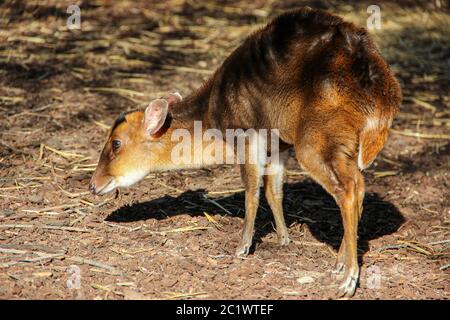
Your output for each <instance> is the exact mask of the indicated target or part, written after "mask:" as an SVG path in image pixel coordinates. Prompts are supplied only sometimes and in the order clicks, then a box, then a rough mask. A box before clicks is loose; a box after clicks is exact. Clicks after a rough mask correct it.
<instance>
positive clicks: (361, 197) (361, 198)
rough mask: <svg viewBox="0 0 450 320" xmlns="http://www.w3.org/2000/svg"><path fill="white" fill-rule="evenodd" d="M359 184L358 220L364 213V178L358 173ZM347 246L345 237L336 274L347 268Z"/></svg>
mask: <svg viewBox="0 0 450 320" xmlns="http://www.w3.org/2000/svg"><path fill="white" fill-rule="evenodd" d="M356 175H357V182H356V196H357V201H358V220H359V219H361V216H362V211H363V201H364V177H363V175H362V173H361V172H357V173H356ZM345 250H346V245H345V237H344V238H343V239H342V242H341V245H340V247H339V251H338V255H337V259H336V267H335V269H334V271H333V272H334V273H340V272H341V271H343V270H344V266H345V257H346V251H345Z"/></svg>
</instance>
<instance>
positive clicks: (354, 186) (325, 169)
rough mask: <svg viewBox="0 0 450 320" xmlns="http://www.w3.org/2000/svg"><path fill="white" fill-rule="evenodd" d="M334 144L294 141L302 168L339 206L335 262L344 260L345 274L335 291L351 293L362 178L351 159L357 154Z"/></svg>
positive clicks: (356, 271) (356, 269) (355, 278)
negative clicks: (339, 231) (341, 228)
mask: <svg viewBox="0 0 450 320" xmlns="http://www.w3.org/2000/svg"><path fill="white" fill-rule="evenodd" d="M320 141H321V142H323V141H326V140H322V139H321V140H320ZM315 142H316V143H315ZM336 145H341V146H342V144H333V145H330V143H329V142H328V143H325V144H323V143H317V140H316V141H313V142H312V143H311V140H309V141H307V143H305V144H303V145H302V144H300V143H299V144H297V145H296V146H295V149H296V153H297V159H298V160H299V162H300V164H301V165H302V166H303V168H304V169H306V170H307V171H308V172H309V174H310V175H311V177H312V178H313V179H315V180H316V181H317V182H318V183H319V184H321V185H322V186H323V187H324V188H325V190H327V191H328V192H329V193H330V194H331V195H332V196H333V197H334V199H335V200H336V203H337V204H338V206H339V208H340V211H341V217H342V221H343V224H344V238H343V240H342V244H341V249H340V250H339V255H338V257H339V259H338V263H339V260H341V262H342V263H343V266H342V267H343V269H344V278H343V282H342V284H341V285H340V286H339V289H338V292H337V294H338V296H340V297H350V296H352V295H353V294H354V292H355V289H356V285H357V281H358V277H359V266H358V258H357V231H358V218H359V212H360V210H359V205H360V203H359V200H358V198H359V196H358V194H359V193H358V181H361V180H360V177H359V175H361V173H360V171H359V170H358V166H357V163H356V162H357V161H356V160H355V159H354V158H356V157H352V156H351V157H349V155H348V153H345V154H344V152H340V151H338V150H339V149H338V148H336V147H334V148H333V147H332V146H336ZM324 146H326V147H324ZM350 149H351V148H350ZM331 150H334V151H331ZM330 152H334V153H331V154H330Z"/></svg>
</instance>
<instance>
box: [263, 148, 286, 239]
mask: <svg viewBox="0 0 450 320" xmlns="http://www.w3.org/2000/svg"><path fill="white" fill-rule="evenodd" d="M287 156H288V151H284V152H282V153H280V155H279V159H278V160H279V161H278V162H273V163H270V164H269V165H268V166H267V168H266V169H267V172H266V175H265V176H264V189H265V194H266V199H267V202H268V204H269V206H270V209H271V210H272V213H273V217H274V220H275V226H276V230H277V236H278V243H279V244H280V245H282V246H285V245H288V244H289V243H290V240H289V233H288V229H287V227H286V222H285V221H284V215H283V178H284V164H285V162H286V159H287Z"/></svg>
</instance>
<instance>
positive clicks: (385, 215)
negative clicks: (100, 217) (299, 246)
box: [106, 181, 405, 254]
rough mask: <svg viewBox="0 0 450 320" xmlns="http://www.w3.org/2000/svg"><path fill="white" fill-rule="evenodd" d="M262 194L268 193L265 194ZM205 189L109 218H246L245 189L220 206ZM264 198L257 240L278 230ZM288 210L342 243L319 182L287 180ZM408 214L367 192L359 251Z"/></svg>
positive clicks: (289, 217) (290, 217)
mask: <svg viewBox="0 0 450 320" xmlns="http://www.w3.org/2000/svg"><path fill="white" fill-rule="evenodd" d="M262 194H263V193H262ZM205 195H206V192H205V190H196V191H186V192H184V193H182V194H180V195H179V196H176V197H172V196H164V197H162V198H159V199H155V200H151V201H147V202H142V203H138V204H133V205H127V206H124V207H121V208H119V209H118V210H116V211H114V212H112V213H111V214H110V215H109V216H108V217H107V218H106V220H107V221H114V222H132V221H141V220H147V219H158V220H162V219H166V218H168V217H171V216H175V215H180V214H188V215H192V216H203V212H205V211H207V212H209V213H212V212H214V213H220V214H222V215H227V216H234V217H241V218H243V217H244V192H240V193H236V194H233V195H232V196H227V197H222V198H214V200H215V201H216V202H217V203H219V204H220V205H221V206H222V207H223V208H225V209H226V210H228V211H229V212H231V213H232V214H233V215H230V214H228V213H226V212H225V210H222V209H219V208H218V207H217V206H216V205H214V204H212V203H210V202H209V201H208V200H206V198H205ZM267 208H268V205H267V203H266V201H265V199H263V200H262V201H261V206H260V209H259V212H258V217H257V220H256V226H255V229H256V233H255V237H254V242H255V243H257V242H261V238H263V237H264V236H265V235H267V234H269V233H271V232H274V231H273V226H272V223H270V222H271V221H272V216H271V213H270V209H267ZM284 213H285V217H286V223H287V224H288V226H289V225H291V224H293V223H294V222H298V223H305V224H306V225H307V226H308V228H309V230H310V231H311V233H312V235H313V236H314V237H315V238H316V239H317V240H318V241H320V242H323V243H326V244H328V245H331V246H332V247H333V248H334V249H336V250H337V249H338V248H339V244H340V241H341V238H342V236H343V228H342V222H341V217H340V213H339V209H338V207H337V205H336V204H335V202H334V199H333V198H332V197H331V196H329V195H328V194H327V193H326V192H325V191H324V190H323V189H322V188H321V187H320V186H319V185H317V184H315V183H313V182H311V181H305V182H299V183H295V184H286V185H285V197H284ZM404 221H405V219H404V218H403V216H402V215H401V213H400V212H399V210H398V209H397V208H396V207H395V206H394V205H393V204H392V203H390V202H387V201H384V200H383V199H381V198H380V197H379V195H378V194H375V193H374V194H370V193H369V194H366V197H365V200H364V212H363V217H362V219H361V222H360V224H359V240H358V250H359V252H360V253H362V254H364V253H365V252H367V251H368V249H369V241H370V240H373V239H377V238H379V237H382V236H385V235H389V234H392V233H394V232H396V231H397V230H398V229H399V227H400V226H401V225H402V224H403V222H404Z"/></svg>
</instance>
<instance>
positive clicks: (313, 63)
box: [93, 8, 401, 296]
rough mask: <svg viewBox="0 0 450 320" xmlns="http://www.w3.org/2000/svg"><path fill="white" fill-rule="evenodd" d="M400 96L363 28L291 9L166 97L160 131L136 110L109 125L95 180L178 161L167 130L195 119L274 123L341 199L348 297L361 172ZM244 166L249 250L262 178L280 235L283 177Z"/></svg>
mask: <svg viewBox="0 0 450 320" xmlns="http://www.w3.org/2000/svg"><path fill="white" fill-rule="evenodd" d="M400 104H401V90H400V86H399V83H398V81H397V80H396V79H395V77H394V76H393V75H392V73H391V71H390V70H389V67H388V65H387V64H386V62H385V61H384V60H383V59H382V57H381V55H380V53H379V52H378V50H377V48H376V46H375V44H374V43H373V42H372V40H371V39H370V37H369V36H368V34H367V32H366V31H365V30H364V29H362V28H358V27H356V26H354V25H353V24H351V23H348V22H345V21H343V20H342V19H341V18H339V17H337V16H334V15H331V14H328V13H325V12H322V11H317V10H311V9H308V8H302V9H299V10H294V11H292V12H288V13H285V14H282V15H281V16H279V17H277V18H275V19H274V20H273V21H272V22H270V23H269V24H268V25H267V26H266V27H264V28H262V29H261V30H259V31H257V32H255V33H253V34H252V35H250V36H249V37H248V38H247V39H246V40H245V41H244V43H243V44H242V45H241V46H240V47H238V48H237V49H236V50H235V51H234V52H233V53H232V54H231V55H230V56H229V57H228V58H227V59H226V60H225V61H224V63H223V64H222V65H221V66H220V67H219V69H218V70H217V71H216V72H215V74H214V75H213V76H212V77H211V79H209V80H208V81H207V82H206V83H205V84H204V85H203V86H202V87H201V88H200V89H199V90H198V91H196V92H194V93H193V94H191V95H190V96H188V97H187V98H186V99H185V100H183V101H181V102H176V103H173V104H172V105H171V106H170V119H171V123H170V128H166V131H165V134H162V135H161V136H159V137H153V138H152V139H145V137H143V135H142V129H141V128H142V124H141V123H142V117H143V115H142V114H143V113H142V111H138V112H135V113H131V114H128V115H126V116H125V118H126V119H125V121H124V120H123V119H122V120H121V123H119V124H118V125H116V127H115V128H114V130H113V131H112V133H111V137H110V138H109V140H108V142H107V144H106V146H105V149H104V151H103V153H102V156H101V158H100V162H99V166H98V168H97V170H96V172H95V174H94V177H93V183H94V184H96V183H97V182H96V181H97V180H101V179H102V176H108V175H110V176H112V175H114V174H117V175H120V174H124V172H126V171H127V170H131V169H133V170H134V168H135V166H146V167H147V169H148V171H152V170H166V169H177V168H179V167H176V166H173V165H171V159H170V151H171V148H172V147H173V145H174V143H173V142H171V141H170V133H171V132H172V131H173V130H174V129H176V128H187V129H188V130H190V131H192V128H193V121H194V120H199V121H202V122H203V126H204V129H207V128H217V129H220V130H222V131H225V129H229V128H230V129H233V128H235V129H237V128H242V129H249V128H254V129H279V130H280V142H281V145H282V150H284V149H286V148H289V147H293V148H294V150H295V153H296V157H297V159H298V162H299V164H300V165H301V166H302V167H303V168H304V169H305V170H307V171H308V172H309V174H310V175H311V177H312V178H313V179H315V180H316V181H317V182H318V183H320V184H321V185H322V186H323V187H324V189H325V190H327V191H328V192H329V193H330V194H331V195H332V196H333V197H334V198H335V200H336V202H337V204H338V205H339V207H340V210H341V215H342V220H343V224H344V238H343V241H342V244H341V247H340V250H339V253H338V260H337V270H338V271H340V270H341V269H344V270H345V275H344V281H343V284H342V285H341V286H340V288H339V292H338V294H339V295H340V296H351V295H352V294H353V293H354V290H355V287H356V283H357V279H358V275H359V266H358V263H357V250H356V249H357V243H356V239H357V229H358V219H359V217H360V215H361V211H362V203H363V197H364V180H363V176H362V173H361V171H362V170H363V169H364V168H365V167H366V166H367V165H369V164H370V162H372V161H373V159H374V158H375V157H376V155H377V154H378V153H379V152H380V150H381V149H382V148H383V146H384V144H385V142H386V139H387V134H388V129H389V126H390V124H391V122H392V119H393V117H394V115H395V114H396V112H397V111H398V109H399V107H400ZM114 136H122V137H123V139H125V141H127V142H126V143H125V145H124V146H123V147H122V149H121V151H120V152H119V154H120V155H116V154H114V153H113V152H111V150H110V149H111V147H110V146H108V145H109V144H110V143H111V141H112V140H113V137H114ZM192 152H194V150H193V151H192ZM127 154H128V155H129V156H127ZM192 167H193V166H192ZM241 172H242V180H243V183H244V185H245V190H246V202H245V207H246V216H245V223H244V231H243V237H242V242H241V245H240V246H239V248H238V250H237V253H238V254H247V253H248V248H249V246H250V245H251V241H252V236H253V225H254V219H255V215H256V211H257V207H258V202H259V185H260V183H261V182H262V180H264V182H265V186H266V197H267V199H268V202H269V205H270V207H271V209H272V211H273V213H274V217H275V222H276V226H277V233H278V236H279V239H280V243H281V244H287V243H288V242H289V239H288V236H287V229H286V226H285V223H284V218H283V214H282V182H281V181H282V180H281V176H280V177H279V178H280V179H276V177H274V176H267V177H265V178H262V176H261V173H260V172H259V171H258V170H257V168H256V167H255V166H253V165H251V164H247V163H246V164H244V165H241ZM281 174H282V173H281ZM97 184H98V183H97ZM94 189H95V188H94Z"/></svg>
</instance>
